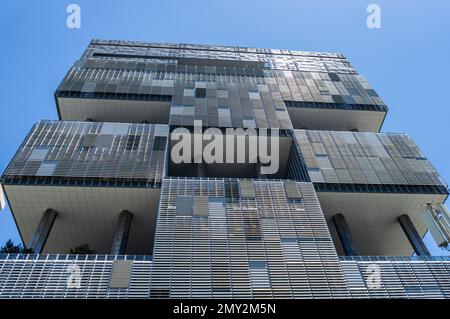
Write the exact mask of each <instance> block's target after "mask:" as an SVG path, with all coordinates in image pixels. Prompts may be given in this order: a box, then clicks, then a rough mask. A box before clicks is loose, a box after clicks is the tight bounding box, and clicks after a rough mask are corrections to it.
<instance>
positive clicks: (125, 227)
mask: <svg viewBox="0 0 450 319" xmlns="http://www.w3.org/2000/svg"><path fill="white" fill-rule="evenodd" d="M132 218H133V214H132V213H130V212H129V211H127V210H123V211H122V212H120V214H119V219H118V221H117V227H116V233H115V235H114V241H113V245H112V248H111V254H112V255H125V252H126V250H127V244H128V235H129V234H130V227H131V219H132Z"/></svg>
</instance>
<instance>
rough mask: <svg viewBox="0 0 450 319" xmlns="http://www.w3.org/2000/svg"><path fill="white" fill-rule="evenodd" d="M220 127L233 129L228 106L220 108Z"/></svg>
mask: <svg viewBox="0 0 450 319" xmlns="http://www.w3.org/2000/svg"><path fill="white" fill-rule="evenodd" d="M218 115H219V125H220V126H222V127H223V126H225V127H231V110H230V108H229V107H228V106H219V110H218Z"/></svg>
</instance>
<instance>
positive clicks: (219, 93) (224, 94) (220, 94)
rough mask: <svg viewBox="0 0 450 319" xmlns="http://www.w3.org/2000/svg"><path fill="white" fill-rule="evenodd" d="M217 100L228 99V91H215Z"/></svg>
mask: <svg viewBox="0 0 450 319" xmlns="http://www.w3.org/2000/svg"><path fill="white" fill-rule="evenodd" d="M217 97H218V98H228V90H220V89H219V90H217Z"/></svg>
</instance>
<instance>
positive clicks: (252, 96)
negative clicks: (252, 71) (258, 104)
mask: <svg viewBox="0 0 450 319" xmlns="http://www.w3.org/2000/svg"><path fill="white" fill-rule="evenodd" d="M248 96H249V97H250V99H261V95H259V92H258V91H248Z"/></svg>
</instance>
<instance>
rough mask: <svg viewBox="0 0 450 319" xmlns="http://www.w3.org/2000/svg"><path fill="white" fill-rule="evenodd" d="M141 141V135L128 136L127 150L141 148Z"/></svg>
mask: <svg viewBox="0 0 450 319" xmlns="http://www.w3.org/2000/svg"><path fill="white" fill-rule="evenodd" d="M140 141H141V136H140V135H128V138H127V146H126V149H127V150H132V149H137V148H139V142H140Z"/></svg>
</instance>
